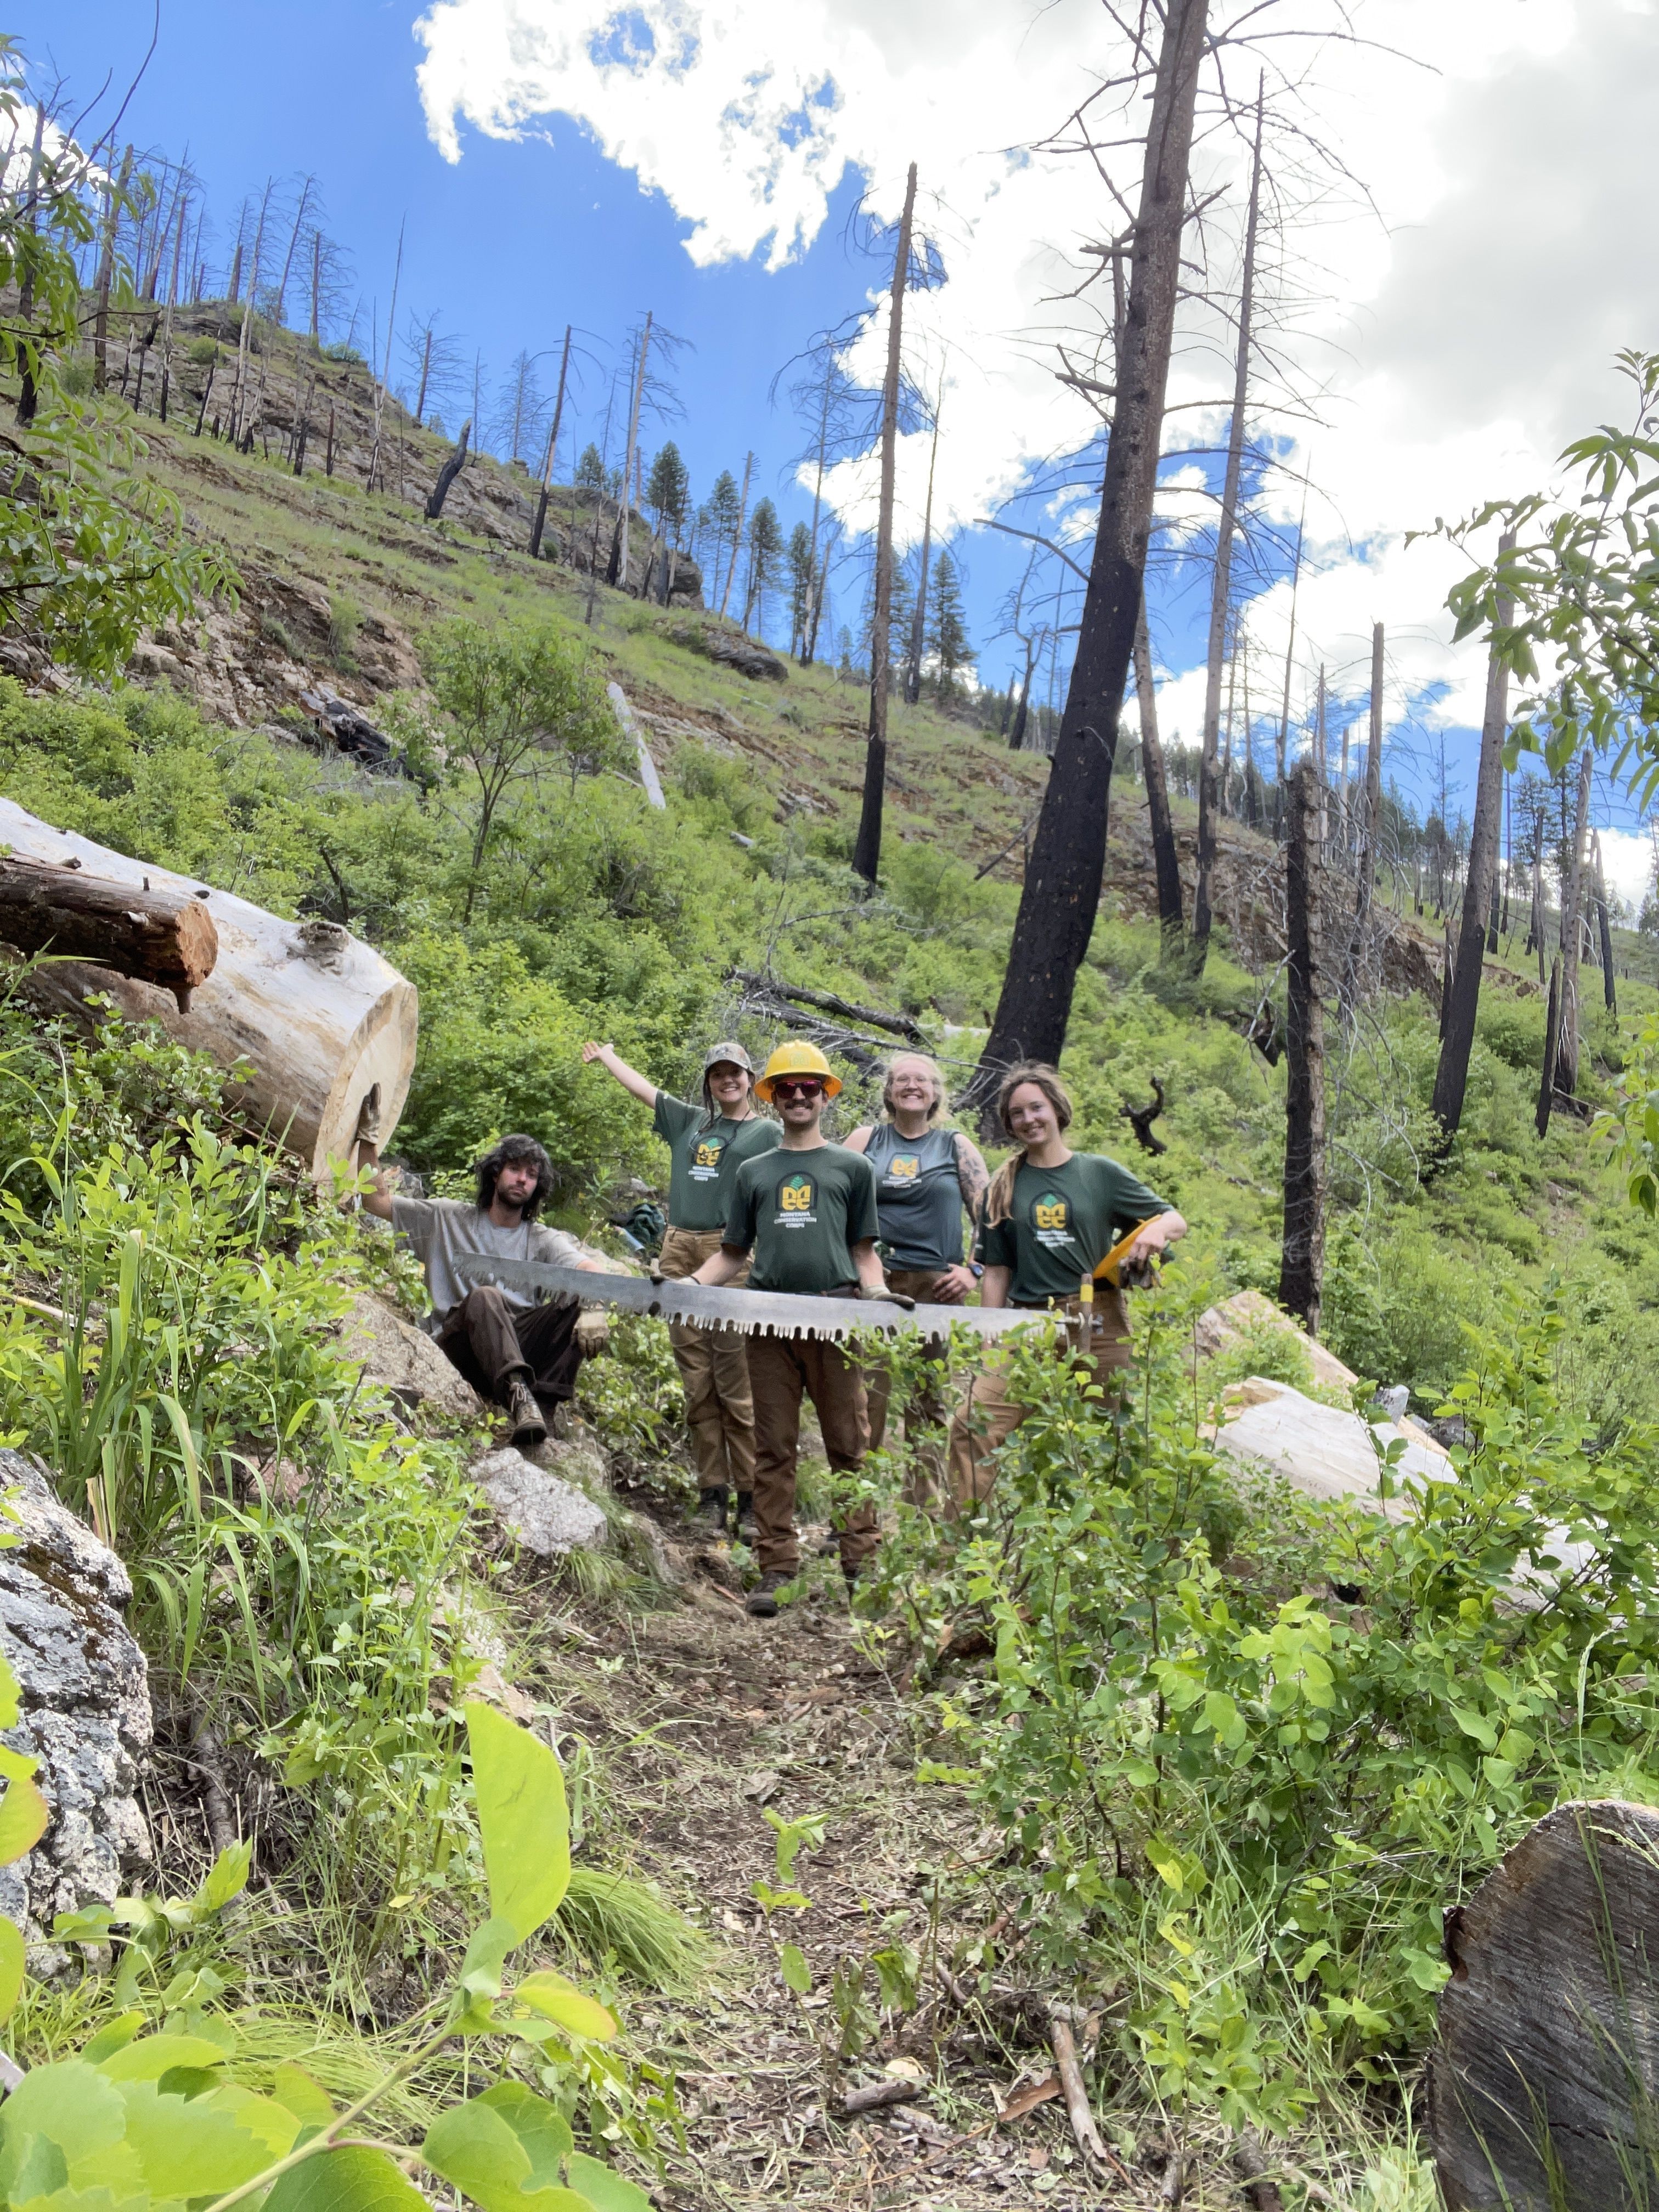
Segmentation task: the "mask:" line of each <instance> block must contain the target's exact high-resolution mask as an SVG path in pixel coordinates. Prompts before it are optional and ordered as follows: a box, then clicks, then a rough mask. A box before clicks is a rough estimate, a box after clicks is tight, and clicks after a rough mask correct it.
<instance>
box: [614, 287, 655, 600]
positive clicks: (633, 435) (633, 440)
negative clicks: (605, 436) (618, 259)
mask: <svg viewBox="0 0 1659 2212" xmlns="http://www.w3.org/2000/svg"><path fill="white" fill-rule="evenodd" d="M650 350H651V315H650V313H649V311H647V314H646V318H645V328H644V330H643V331H641V333H640V358H639V363H638V369H637V373H636V374H635V379H634V404H633V405H632V406H631V408H630V409H629V416H628V451H627V452H626V453H624V454H623V513H622V548H621V554H620V558H619V566H618V574H619V575H620V579H621V584H622V588H623V591H624V592H625V591H626V590H627V589H628V525H629V519H630V515H631V511H632V507H633V501H632V497H631V495H630V492H629V484H630V482H631V479H632V477H633V474H634V454H635V448H636V445H637V441H638V439H639V435H640V406H641V402H642V401H643V399H644V398H645V363H646V356H647V355H648V354H649V352H650Z"/></svg>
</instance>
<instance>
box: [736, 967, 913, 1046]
mask: <svg viewBox="0 0 1659 2212" xmlns="http://www.w3.org/2000/svg"><path fill="white" fill-rule="evenodd" d="M732 981H734V982H737V983H741V984H743V985H744V987H746V988H747V989H749V990H751V991H758V992H762V993H764V994H766V995H768V996H769V997H771V998H775V999H790V1000H793V1001H794V1003H795V1004H796V1005H797V1006H817V1007H818V1008H819V1009H820V1010H821V1011H822V1012H824V1013H826V1014H839V1015H841V1016H842V1018H843V1019H844V1020H847V1021H849V1022H862V1023H863V1024H865V1026H866V1028H868V1029H875V1030H892V1032H893V1034H894V1036H902V1037H903V1038H904V1039H905V1041H906V1042H908V1043H909V1044H914V1045H920V1046H921V1047H922V1048H924V1049H925V1048H926V1047H927V1037H926V1036H924V1035H923V1033H922V1029H921V1024H920V1023H919V1022H918V1021H916V1020H915V1018H914V1017H913V1016H912V1015H909V1014H884V1013H881V1012H878V1011H877V1009H876V1008H875V1007H874V1006H860V1005H859V1004H858V1002H857V1001H856V1000H853V999H842V998H839V997H837V996H836V993H835V992H833V991H809V990H808V989H807V987H806V986H805V984H804V983H777V982H775V981H773V980H772V978H771V977H770V976H769V975H754V974H752V973H751V972H750V970H749V969H746V968H734V969H732Z"/></svg>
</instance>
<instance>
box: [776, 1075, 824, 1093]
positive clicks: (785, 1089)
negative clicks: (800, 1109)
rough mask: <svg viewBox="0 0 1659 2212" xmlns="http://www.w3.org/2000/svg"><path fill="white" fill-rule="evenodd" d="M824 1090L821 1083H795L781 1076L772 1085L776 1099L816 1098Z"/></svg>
mask: <svg viewBox="0 0 1659 2212" xmlns="http://www.w3.org/2000/svg"><path fill="white" fill-rule="evenodd" d="M821 1091H823V1085H822V1084H821V1083H817V1082H805V1083H794V1082H791V1081H790V1080H789V1079H787V1077H784V1076H780V1077H779V1078H778V1079H777V1081H776V1082H775V1084H774V1085H772V1096H773V1097H775V1098H816V1097H818V1095H819V1094H820V1092H821Z"/></svg>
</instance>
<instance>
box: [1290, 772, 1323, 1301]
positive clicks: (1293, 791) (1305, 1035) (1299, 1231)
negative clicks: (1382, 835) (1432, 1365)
mask: <svg viewBox="0 0 1659 2212" xmlns="http://www.w3.org/2000/svg"><path fill="white" fill-rule="evenodd" d="M1321 795H1322V787H1321V784H1320V780H1319V777H1318V775H1317V773H1316V769H1315V764H1314V762H1313V760H1312V758H1311V757H1310V755H1308V754H1305V753H1304V755H1303V757H1302V758H1301V759H1300V760H1299V761H1298V762H1297V764H1296V767H1295V769H1294V771H1293V772H1292V774H1291V778H1290V790H1289V793H1288V796H1287V810H1286V811H1287V817H1288V818H1287V825H1286V826H1287V829H1288V831H1289V841H1288V843H1287V845H1286V847H1285V937H1286V947H1285V975H1286V980H1287V984H1288V993H1287V1001H1286V1006H1285V1237H1284V1247H1283V1251H1282V1254H1281V1257H1280V1261H1279V1304H1280V1305H1282V1306H1283V1307H1284V1308H1285V1310H1286V1311H1287V1312H1289V1313H1293V1314H1295V1315H1297V1316H1298V1318H1299V1319H1300V1320H1301V1322H1302V1323H1303V1325H1304V1327H1305V1328H1306V1329H1307V1332H1308V1334H1309V1335H1310V1336H1317V1335H1318V1334H1319V1310H1320V1299H1321V1293H1322V1288H1323V1284H1324V1277H1325V1005H1324V995H1323V994H1324V987H1325V975H1324V950H1323V944H1322V933H1321V915H1320V890H1321V884H1320V878H1321V859H1320V850H1319V815H1320V799H1321Z"/></svg>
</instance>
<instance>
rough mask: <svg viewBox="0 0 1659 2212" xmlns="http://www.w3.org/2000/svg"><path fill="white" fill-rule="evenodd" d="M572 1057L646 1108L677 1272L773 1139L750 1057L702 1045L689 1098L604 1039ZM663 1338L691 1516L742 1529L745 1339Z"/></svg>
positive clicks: (690, 1262) (713, 1333)
mask: <svg viewBox="0 0 1659 2212" xmlns="http://www.w3.org/2000/svg"><path fill="white" fill-rule="evenodd" d="M582 1058H583V1060H586V1062H588V1064H589V1065H590V1066H591V1065H592V1063H593V1062H594V1061H595V1060H597V1061H598V1063H599V1066H601V1067H602V1068H604V1069H605V1073H607V1074H608V1075H611V1076H614V1077H615V1079H616V1080H617V1082H618V1083H620V1084H621V1085H622V1087H623V1090H624V1091H627V1092H628V1093H629V1096H630V1097H635V1098H637V1099H638V1100H639V1101H640V1103H641V1105H643V1106H648V1107H650V1109H651V1115H652V1122H653V1127H655V1129H656V1133H657V1134H658V1135H659V1137H660V1138H661V1139H663V1142H664V1143H665V1145H666V1146H668V1151H669V1162H670V1164H669V1170H668V1232H667V1234H666V1236H665V1237H664V1238H663V1244H662V1258H661V1262H660V1266H661V1272H662V1273H663V1274H664V1275H665V1276H666V1277H667V1278H669V1279H670V1280H671V1281H678V1279H681V1278H682V1277H684V1276H686V1275H690V1274H691V1273H694V1272H695V1271H696V1269H697V1268H698V1267H701V1266H702V1263H703V1261H705V1260H707V1259H708V1258H710V1257H711V1256H712V1255H714V1253H715V1252H717V1251H719V1249H720V1235H721V1232H722V1231H723V1230H724V1228H725V1226H726V1214H727V1213H728V1212H729V1211H730V1210H731V1200H732V1186H733V1184H734V1183H735V1182H736V1181H737V1174H738V1168H739V1167H740V1166H741V1164H743V1162H744V1160H746V1159H750V1158H753V1157H754V1155H755V1154H757V1152H771V1151H773V1150H774V1149H775V1146H776V1145H777V1142H778V1136H779V1131H778V1125H777V1123H776V1122H775V1121H769V1120H768V1119H767V1117H766V1116H765V1115H763V1114H757V1112H756V1111H755V1064H754V1062H753V1060H750V1057H749V1054H747V1053H746V1052H745V1051H744V1048H743V1047H742V1046H741V1045H740V1044H738V1043H737V1042H735V1041H733V1040H732V1039H731V1038H726V1039H724V1040H722V1042H720V1043H719V1044H714V1045H711V1046H710V1047H709V1048H708V1052H707V1053H705V1054H704V1055H703V1063H702V1101H701V1103H698V1104H696V1105H694V1104H692V1103H691V1102H690V1100H688V1099H684V1098H676V1097H673V1096H672V1094H671V1092H669V1091H660V1090H659V1089H658V1087H657V1085H655V1084H654V1083H653V1082H652V1080H651V1079H650V1077H649V1076H648V1075H641V1073H640V1072H639V1070H638V1069H637V1068H634V1067H630V1066H629V1064H628V1062H627V1061H626V1060H624V1059H623V1057H622V1055H621V1054H620V1053H618V1052H617V1050H616V1048H614V1047H613V1046H611V1045H608V1044H585V1045H584V1046H583V1047H582ZM741 1279H742V1277H741V1276H739V1277H738V1280H739V1281H741ZM668 1340H669V1342H670V1344H671V1346H673V1352H674V1364H675V1365H676V1366H677V1367H678V1369H679V1370H680V1383H681V1387H682V1389H684V1392H685V1420H686V1426H687V1427H688V1428H689V1429H690V1431H691V1449H692V1452H693V1454H694V1455H695V1456H696V1462H697V1485H698V1492H699V1495H698V1499H697V1513H698V1516H699V1518H700V1519H702V1520H704V1521H706V1522H708V1524H709V1526H710V1527H711V1528H714V1529H715V1530H717V1531H719V1532H720V1534H724V1533H725V1530H726V1516H727V1513H728V1511H730V1510H733V1508H735V1512H736V1516H737V1522H736V1525H737V1528H738V1533H739V1534H743V1535H744V1536H745V1537H746V1536H747V1535H748V1534H749V1533H750V1528H752V1525H753V1523H752V1513H753V1493H754V1488H755V1401H754V1395H753V1393H752V1391H751V1390H750V1383H749V1352H748V1346H747V1343H746V1341H745V1340H744V1338H743V1337H741V1336H739V1335H738V1334H737V1333H736V1331H735V1330H729V1329H723V1328H722V1329H707V1328H691V1327H690V1324H689V1323H687V1322H670V1324H669V1328H668Z"/></svg>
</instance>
